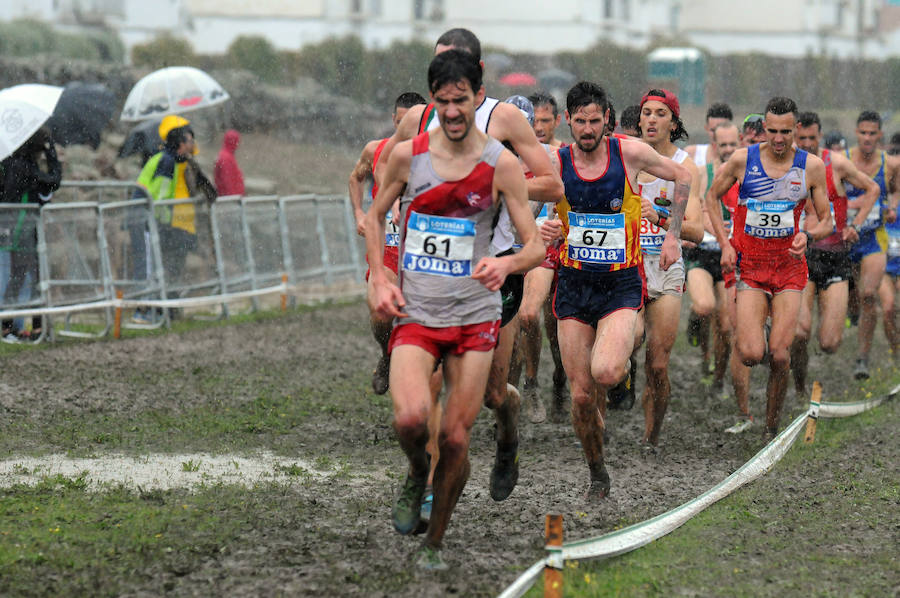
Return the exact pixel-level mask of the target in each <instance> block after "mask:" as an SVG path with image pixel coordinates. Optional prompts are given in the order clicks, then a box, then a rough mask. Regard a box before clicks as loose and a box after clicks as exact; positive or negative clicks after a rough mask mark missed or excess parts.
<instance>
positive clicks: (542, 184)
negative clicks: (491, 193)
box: [489, 103, 563, 203]
mask: <svg viewBox="0 0 900 598" xmlns="http://www.w3.org/2000/svg"><path fill="white" fill-rule="evenodd" d="M489 128H490V133H489V134H491V135H492V136H494V137H496V136H497V135H494V134H493V133H494V131H498V132H502V133H503V135H502V137H504V139H501V141H509V142H510V143H511V144H512V146H513V148H515V150H516V153H517V154H519V157H520V158H521V159H522V161H523V162H525V164H526V165H527V166H528V168H529V170H531V173H532V174H533V175H534V177H533V178H531V179H528V183H527V184H528V199H532V200H534V201H545V202H553V203H556V202H557V201H559V200H560V199H562V196H563V183H562V179H561V178H560V177H559V169H558V168H557V169H555V170H554V168H553V166H552V164H551V162H550V158H549V157H548V155H547V150H545V149H544V146H542V145H541V144H540V142H539V141H538V140H537V137H535V135H534V129H533V128H532V127H531V125H529V124H528V121H527V120H526V119H525V117H524V116H522V112H521V110H519V109H518V108H516V107H515V106H513V105H512V104H505V103H501V104H497V107H496V108H494V112H493V113H492V114H491V124H490V125H489Z"/></svg>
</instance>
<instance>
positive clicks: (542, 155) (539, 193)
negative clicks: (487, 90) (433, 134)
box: [376, 29, 563, 501]
mask: <svg viewBox="0 0 900 598" xmlns="http://www.w3.org/2000/svg"><path fill="white" fill-rule="evenodd" d="M450 49H459V50H464V51H467V52H469V53H470V54H472V55H473V56H474V57H475V59H476V60H478V61H480V60H481V42H479V41H478V38H477V37H476V36H475V34H473V33H472V32H471V31H469V30H467V29H451V30H449V31H447V32H446V33H444V34H443V35H441V37H439V38H438V40H437V43H436V44H435V48H434V52H435V54H440V53H441V52H445V51H447V50H450ZM435 115H436V107H435V106H433V105H429V106H426V107H424V108H420V107H418V106H415V107H413V108H411V109H410V110H409V112H407V114H406V116H405V117H404V118H403V120H402V121H401V122H400V125H399V126H398V127H397V131H396V132H395V133H394V135H393V136H392V137H391V138H390V139H389V140H388V142H387V143H386V144H385V146H384V149H383V150H382V154H383V155H384V156H389V155H390V152H391V151H392V148H393V146H394V145H395V144H396V143H398V142H399V141H403V140H406V139H411V138H412V137H413V136H415V135H416V134H418V133H421V132H423V131H426V130H432V129H434V128H435V127H437V126H439V125H438V120H437V119H436V118H435ZM475 126H476V127H477V128H478V129H479V130H481V131H482V132H485V133H487V134H488V135H490V136H491V137H493V138H494V139H497V140H499V141H501V142H509V144H510V145H511V146H512V147H513V149H514V150H515V151H516V154H518V156H519V158H520V159H521V160H522V162H524V163H525V165H526V166H527V167H528V169H529V170H530V171H531V173H532V174H533V175H534V176H532V177H531V178H529V179H528V180H527V184H528V198H529V199H530V200H533V201H543V202H556V201H558V200H559V199H560V197H562V193H563V186H562V181H561V180H560V179H559V174H558V173H557V172H556V171H555V170H554V169H553V167H552V166H551V164H550V158H548V157H547V152H546V151H545V150H544V148H543V146H541V144H540V143H538V140H537V138H536V137H535V135H534V129H533V128H532V127H531V125H530V124H528V121H527V120H525V117H524V116H522V113H521V111H520V110H519V109H518V108H516V107H515V106H513V105H512V104H506V103H503V102H500V101H499V100H497V99H495V98H489V97H485V98H484V101H483V102H481V103H480V104H479V105H478V106H477V108H476V113H475ZM376 178H377V173H376ZM512 245H513V234H512V230H511V228H510V226H509V217H508V215H507V214H506V213H505V210H501V212H500V216H499V221H498V225H497V227H496V229H495V231H494V239H493V241H492V247H493V250H494V252H495V255H501V254H504V255H505V254H506V253H509V252H511V251H512ZM522 286H523V277H522V276H521V275H518V274H514V275H511V276H508V277H507V278H506V286H505V287H504V289H502V290H501V294H502V295H503V306H504V310H503V312H504V313H503V317H502V318H501V329H500V342H499V343H498V345H497V349H496V350H495V351H494V361H493V363H492V365H491V374H490V377H489V378H488V385H487V391H486V393H487V394H486V395H485V404H486V405H487V406H488V407H489V408H490V409H492V410H493V411H494V418H495V421H496V424H497V431H496V440H497V449H496V454H495V459H494V467H493V469H492V470H491V480H490V494H491V498H493V499H494V500H496V501H501V500H505V499H506V498H507V497H508V496H509V495H510V494H511V493H512V491H513V488H515V485H516V482H517V481H518V478H519V431H518V421H519V406H520V404H521V399H520V397H519V392H518V391H517V390H516V388H515V387H514V386H512V385H509V384H507V378H508V375H509V363H510V356H511V354H512V350H513V345H514V342H515V338H516V336H517V334H518V331H519V327H518V320H517V319H516V312H517V311H518V309H519V304H520V303H521V300H522Z"/></svg>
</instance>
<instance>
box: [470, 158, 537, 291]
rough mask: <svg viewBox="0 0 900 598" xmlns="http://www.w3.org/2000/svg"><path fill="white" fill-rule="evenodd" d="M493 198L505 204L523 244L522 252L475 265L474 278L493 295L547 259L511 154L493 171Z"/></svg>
mask: <svg viewBox="0 0 900 598" xmlns="http://www.w3.org/2000/svg"><path fill="white" fill-rule="evenodd" d="M494 194H495V196H498V197H500V198H501V200H502V201H503V202H505V203H506V209H507V211H509V217H510V220H512V223H513V226H515V227H516V230H517V231H518V233H519V238H520V239H521V240H522V249H521V250H520V251H519V252H517V253H513V254H510V255H505V256H503V257H484V258H481V260H479V261H478V264H476V265H475V271H474V273H473V274H472V278H473V279H475V280H478V281H480V282H481V284H483V285H484V286H485V287H487V288H488V289H489V290H491V291H496V290H498V289H499V288H500V287H501V286H502V285H503V282H504V281H505V280H506V277H507V275H509V274H512V273H515V272H527V271H528V270H531V269H532V268H534V267H536V266H538V265H539V264H540V263H541V260H543V259H544V255H545V249H544V244H543V243H542V242H541V240H540V237H539V236H538V231H537V226H536V225H535V223H534V217H533V216H532V215H531V210H529V209H528V191H527V187H526V185H525V177H524V176H523V175H522V169H521V168H520V167H519V163H518V160H516V158H515V156H513V155H512V153H511V152H508V151H504V152H503V153H502V154H501V155H500V158H499V159H498V160H497V166H496V167H495V169H494Z"/></svg>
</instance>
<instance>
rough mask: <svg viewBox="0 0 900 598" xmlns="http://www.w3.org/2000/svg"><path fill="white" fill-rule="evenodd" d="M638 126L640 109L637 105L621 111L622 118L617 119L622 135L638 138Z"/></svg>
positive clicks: (639, 134)
mask: <svg viewBox="0 0 900 598" xmlns="http://www.w3.org/2000/svg"><path fill="white" fill-rule="evenodd" d="M640 125H641V107H640V106H639V105H637V104H634V105H632V106H629V107H628V108H626V109H625V110H623V111H622V116H621V118H619V129H620V130H621V131H622V134H623V135H628V136H629V137H640V136H641V133H640Z"/></svg>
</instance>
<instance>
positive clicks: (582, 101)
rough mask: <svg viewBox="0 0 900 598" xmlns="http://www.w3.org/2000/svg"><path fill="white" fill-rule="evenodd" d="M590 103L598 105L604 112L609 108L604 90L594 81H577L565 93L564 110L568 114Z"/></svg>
mask: <svg viewBox="0 0 900 598" xmlns="http://www.w3.org/2000/svg"><path fill="white" fill-rule="evenodd" d="M591 104H597V105H598V106H600V110H601V111H602V112H606V110H607V108H609V100H608V99H607V97H606V92H605V91H604V90H603V88H602V87H600V86H599V85H597V84H596V83H591V82H590V81H579V82H578V83H576V84H575V85H573V86H572V89H570V90H569V93H568V94H566V110H567V111H568V112H569V114H570V115H571V114H574V113H575V111H576V110H578V109H579V108H584V107H585V106H589V105H591Z"/></svg>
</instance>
